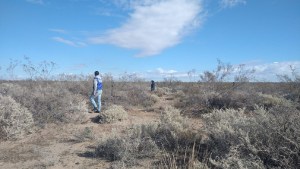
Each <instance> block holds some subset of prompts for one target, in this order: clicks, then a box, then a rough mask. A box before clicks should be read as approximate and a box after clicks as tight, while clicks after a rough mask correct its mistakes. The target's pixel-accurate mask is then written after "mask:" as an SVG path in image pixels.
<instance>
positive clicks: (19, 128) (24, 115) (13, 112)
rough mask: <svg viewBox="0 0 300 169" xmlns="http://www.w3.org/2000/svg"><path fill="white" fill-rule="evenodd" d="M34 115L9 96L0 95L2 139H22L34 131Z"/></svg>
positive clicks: (0, 132)
mask: <svg viewBox="0 0 300 169" xmlns="http://www.w3.org/2000/svg"><path fill="white" fill-rule="evenodd" d="M33 123H34V122H33V118H32V114H31V113H30V112H29V111H28V110H27V109H26V108H25V107H22V106H21V105H20V104H19V103H17V102H16V101H15V100H14V99H12V98H11V97H9V96H2V95H1V94H0V136H1V137H0V138H1V139H4V140H5V139H13V138H20V137H22V136H24V135H25V134H27V133H30V132H31V131H32V127H33Z"/></svg>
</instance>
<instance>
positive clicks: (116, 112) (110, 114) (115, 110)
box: [99, 105, 128, 123]
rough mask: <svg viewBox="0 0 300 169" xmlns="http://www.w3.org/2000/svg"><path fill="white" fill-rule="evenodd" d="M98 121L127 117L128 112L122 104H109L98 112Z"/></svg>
mask: <svg viewBox="0 0 300 169" xmlns="http://www.w3.org/2000/svg"><path fill="white" fill-rule="evenodd" d="M99 116H100V120H99V122H100V123H114V122H117V121H122V120H125V119H127V117H128V113H127V112H126V111H125V110H124V108H123V107H122V106H119V105H111V106H109V107H108V108H107V110H105V111H104V112H101V113H100V115H99Z"/></svg>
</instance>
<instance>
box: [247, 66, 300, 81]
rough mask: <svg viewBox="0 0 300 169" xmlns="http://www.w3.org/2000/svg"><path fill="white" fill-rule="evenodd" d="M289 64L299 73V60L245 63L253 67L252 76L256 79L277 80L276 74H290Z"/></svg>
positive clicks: (249, 67)
mask: <svg viewBox="0 0 300 169" xmlns="http://www.w3.org/2000/svg"><path fill="white" fill-rule="evenodd" d="M291 66H292V67H293V68H295V70H296V72H298V73H300V61H286V62H273V63H264V64H258V63H257V64H253V65H246V68H248V69H252V68H253V69H254V70H255V73H254V74H253V76H254V78H255V79H256V80H258V81H278V80H279V79H278V78H277V75H288V76H292V71H291Z"/></svg>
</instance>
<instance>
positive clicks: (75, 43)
mask: <svg viewBox="0 0 300 169" xmlns="http://www.w3.org/2000/svg"><path fill="white" fill-rule="evenodd" d="M52 39H53V40H55V41H57V42H61V43H64V44H67V45H69V46H73V47H83V46H86V44H85V43H83V42H76V41H71V40H67V39H64V38H61V37H53V38H52Z"/></svg>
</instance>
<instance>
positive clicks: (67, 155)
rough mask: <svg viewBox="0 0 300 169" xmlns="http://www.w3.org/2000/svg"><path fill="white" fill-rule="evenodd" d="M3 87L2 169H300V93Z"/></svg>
mask: <svg viewBox="0 0 300 169" xmlns="http://www.w3.org/2000/svg"><path fill="white" fill-rule="evenodd" d="M90 82H91V81H89V80H84V81H1V82H0V125H1V126H0V136H1V137H0V168H3V169H9V168H24V169H32V168H36V169H42V168H47V169H48V168H50V169H52V168H73V169H76V168H78V169H84V168H90V169H91V168H158V169H161V168H186V169H191V168H299V166H300V84H299V83H295V82H291V83H221V82H211V83H208V82H207V83H200V82H199V83H196V82H195V83H184V82H177V81H165V82H159V83H157V88H156V91H154V92H150V83H148V82H144V81H134V82H129V81H124V82H114V81H112V80H111V79H110V78H104V90H103V95H102V105H103V108H102V112H101V113H100V114H97V113H92V112H91V107H90V104H89V100H88V97H89V94H90V92H91V87H92V84H91V83H90Z"/></svg>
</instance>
